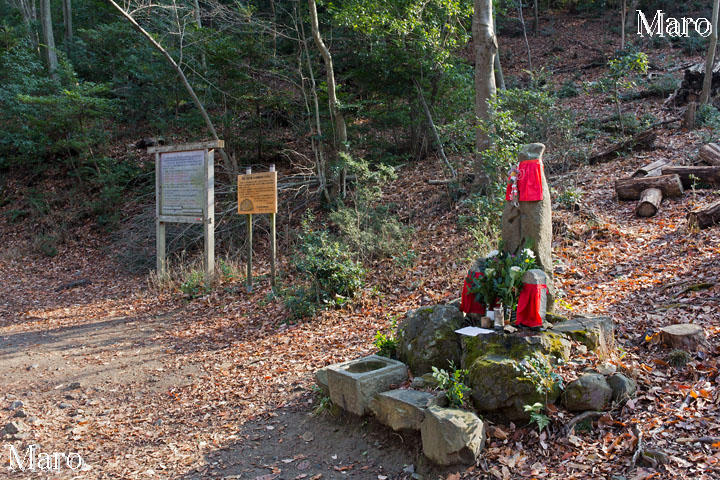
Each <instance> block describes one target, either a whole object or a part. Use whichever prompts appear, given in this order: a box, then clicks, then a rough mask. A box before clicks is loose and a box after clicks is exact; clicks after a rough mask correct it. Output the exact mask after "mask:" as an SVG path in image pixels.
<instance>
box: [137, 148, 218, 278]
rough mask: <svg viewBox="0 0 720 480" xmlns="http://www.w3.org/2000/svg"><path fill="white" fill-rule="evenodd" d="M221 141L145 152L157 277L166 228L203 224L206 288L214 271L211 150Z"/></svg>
mask: <svg viewBox="0 0 720 480" xmlns="http://www.w3.org/2000/svg"><path fill="white" fill-rule="evenodd" d="M224 146H225V144H224V142H223V141H222V140H216V141H210V142H198V143H190V144H184V145H160V146H157V147H150V148H148V149H147V151H148V153H154V154H155V231H156V246H157V272H158V275H160V276H164V275H166V274H167V265H166V251H165V250H166V243H165V234H166V225H167V224H168V223H197V224H202V225H203V234H204V235H203V236H204V237H205V242H204V243H205V245H204V246H205V248H204V252H203V266H204V267H205V281H206V284H207V285H209V284H210V281H211V280H212V276H213V273H214V271H215V200H214V198H215V175H214V155H213V152H214V149H216V148H223V147H224Z"/></svg>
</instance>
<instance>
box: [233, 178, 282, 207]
mask: <svg viewBox="0 0 720 480" xmlns="http://www.w3.org/2000/svg"><path fill="white" fill-rule="evenodd" d="M238 213H239V214H243V215H247V214H255V213H277V172H265V173H252V174H248V175H238Z"/></svg>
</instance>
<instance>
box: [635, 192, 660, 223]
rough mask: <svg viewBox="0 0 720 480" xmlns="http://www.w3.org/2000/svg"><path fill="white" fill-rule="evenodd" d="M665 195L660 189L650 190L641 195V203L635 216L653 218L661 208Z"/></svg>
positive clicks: (636, 209)
mask: <svg viewBox="0 0 720 480" xmlns="http://www.w3.org/2000/svg"><path fill="white" fill-rule="evenodd" d="M662 198H663V194H662V190H660V189H659V188H648V189H646V190H643V191H642V193H641V194H640V202H639V203H638V205H637V207H635V215H637V216H638V217H652V216H653V215H655V214H656V213H657V211H658V209H659V208H660V203H661V202H662Z"/></svg>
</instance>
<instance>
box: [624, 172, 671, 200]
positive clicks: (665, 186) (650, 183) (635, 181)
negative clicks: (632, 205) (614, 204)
mask: <svg viewBox="0 0 720 480" xmlns="http://www.w3.org/2000/svg"><path fill="white" fill-rule="evenodd" d="M648 188H659V189H660V190H662V194H663V196H664V197H679V196H681V195H682V193H683V187H682V183H680V177H679V176H677V175H660V176H658V177H641V178H621V179H620V180H617V181H616V182H615V191H616V192H617V195H618V199H620V200H640V196H641V195H642V192H643V191H644V190H647V189H648Z"/></svg>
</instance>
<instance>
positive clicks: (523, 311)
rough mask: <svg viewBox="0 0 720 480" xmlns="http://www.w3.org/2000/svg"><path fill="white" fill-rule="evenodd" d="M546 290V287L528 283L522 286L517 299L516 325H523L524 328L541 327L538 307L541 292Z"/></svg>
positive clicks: (540, 301) (540, 300)
mask: <svg viewBox="0 0 720 480" xmlns="http://www.w3.org/2000/svg"><path fill="white" fill-rule="evenodd" d="M547 289H548V287H547V285H532V284H528V283H526V284H524V285H523V288H522V290H520V297H519V298H518V306H517V322H516V324H517V325H525V326H526V327H539V326H541V325H542V318H541V317H540V305H541V304H542V292H543V290H547Z"/></svg>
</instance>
